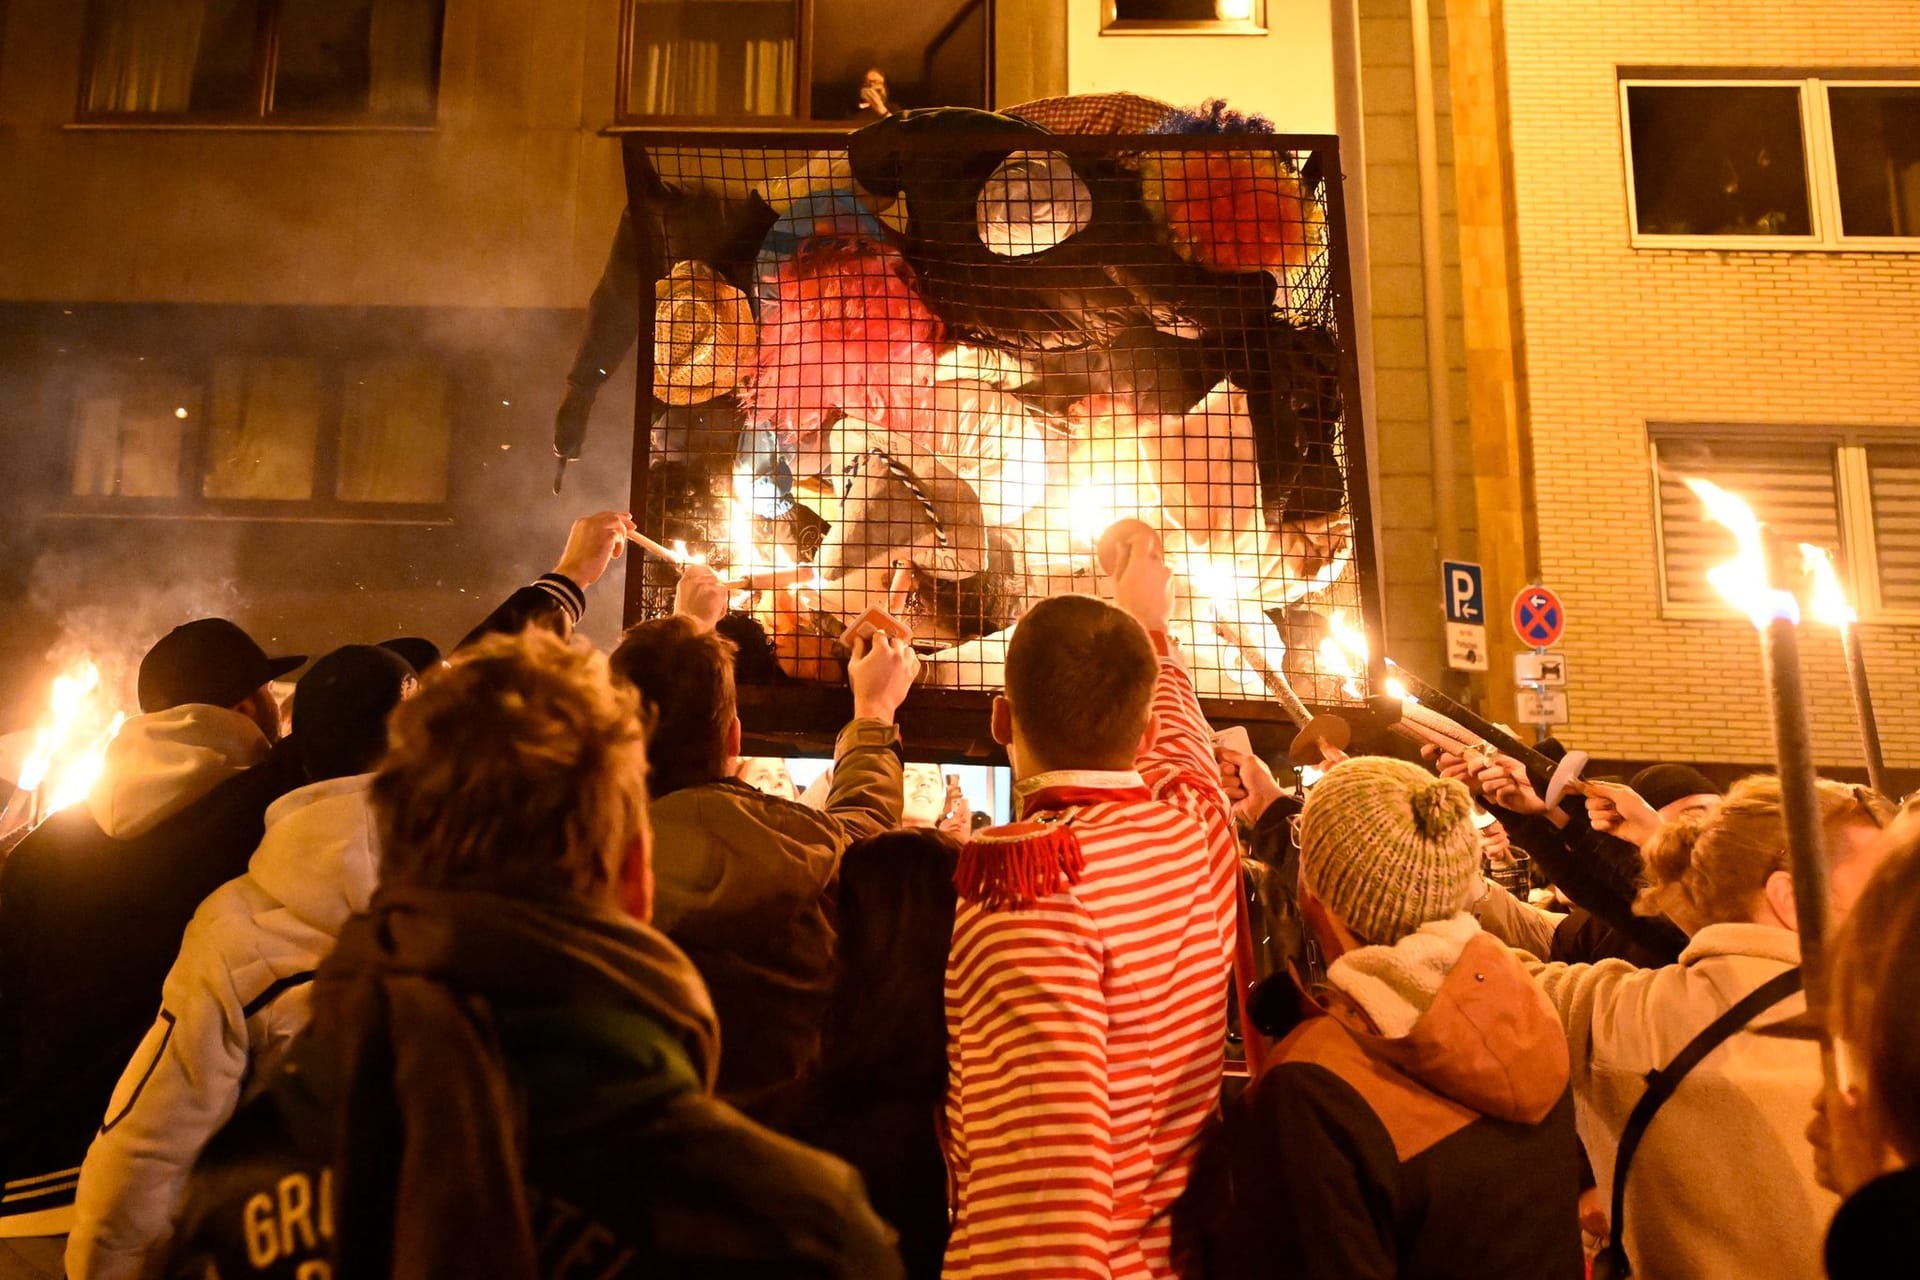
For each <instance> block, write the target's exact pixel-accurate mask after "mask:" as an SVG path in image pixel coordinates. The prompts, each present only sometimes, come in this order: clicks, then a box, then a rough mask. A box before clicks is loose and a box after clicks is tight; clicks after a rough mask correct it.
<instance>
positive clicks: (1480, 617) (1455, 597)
mask: <svg viewBox="0 0 1920 1280" xmlns="http://www.w3.org/2000/svg"><path fill="white" fill-rule="evenodd" d="M1440 589H1441V591H1442V593H1444V594H1445V596H1446V598H1447V621H1448V622H1472V623H1476V624H1484V623H1485V622H1486V620H1487V600H1486V588H1485V585H1484V583H1483V581H1482V579H1481V575H1480V566H1479V565H1477V564H1474V563H1472V562H1471V561H1468V560H1443V561H1441V563H1440Z"/></svg>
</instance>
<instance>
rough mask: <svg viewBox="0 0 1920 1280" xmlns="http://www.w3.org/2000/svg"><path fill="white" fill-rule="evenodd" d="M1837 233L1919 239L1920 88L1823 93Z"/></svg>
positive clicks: (1837, 88)
mask: <svg viewBox="0 0 1920 1280" xmlns="http://www.w3.org/2000/svg"><path fill="white" fill-rule="evenodd" d="M1827 114H1828V116H1829V117H1831V119H1832V120H1833V167H1834V181H1835V183H1836V185H1837V186H1838V187H1839V191H1840V229H1841V230H1842V232H1844V233H1845V234H1846V235H1849V236H1920V85H1912V86H1902V87H1899V88H1892V87H1886V86H1880V87H1876V88H1867V89H1860V88H1844V87H1841V86H1839V85H1833V86H1829V87H1828V89H1827Z"/></svg>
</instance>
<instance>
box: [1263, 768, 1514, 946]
mask: <svg viewBox="0 0 1920 1280" xmlns="http://www.w3.org/2000/svg"><path fill="white" fill-rule="evenodd" d="M1300 872H1301V875H1302V876H1303V877H1304V878H1305V880H1306V884H1307V888H1309V889H1310V890H1312V891H1313V895H1314V896H1315V897H1317V898H1319V899H1320V901H1321V902H1323V903H1325V904H1326V905H1327V906H1328V907H1329V908H1331V909H1332V910H1333V911H1334V912H1335V913H1336V914H1338V915H1339V917H1340V918H1341V919H1342V920H1343V921H1345V922H1346V924H1347V927H1348V928H1350V929H1352V930H1353V931H1354V932H1355V933H1356V934H1358V935H1359V936H1360V937H1361V938H1363V939H1365V940H1366V941H1368V942H1373V943H1381V944H1388V945H1390V944H1392V943H1395V942H1398V941H1400V939H1402V938H1404V937H1406V936H1407V935H1408V934H1410V933H1412V932H1414V931H1415V930H1416V929H1418V928H1419V927H1420V926H1421V925H1423V924H1426V923H1427V922H1429V921H1432V920H1445V919H1447V918H1449V917H1450V916H1454V915H1457V914H1459V913H1460V912H1462V911H1465V910H1466V909H1467V908H1468V906H1469V905H1471V904H1472V902H1473V900H1474V899H1475V897H1477V896H1478V893H1479V888H1480V845H1479V840H1478V838H1477V837H1476V835H1475V832H1474V829H1473V797H1472V795H1471V794H1470V793H1469V792H1468V791H1467V789H1466V788H1465V787H1463V786H1461V785H1460V784H1459V783H1458V782H1454V781H1453V780H1451V779H1448V778H1436V777H1434V776H1433V775H1432V774H1429V773H1428V772H1427V771H1426V770H1424V769H1421V768H1419V767H1418V766H1416V765H1412V764H1408V763H1407V762H1406V761H1404V760H1394V759H1390V758H1388V757H1385V756H1355V757H1354V758H1353V759H1351V760H1346V761H1343V762H1342V763H1340V764H1337V765H1335V766H1334V767H1333V768H1332V769H1330V770H1328V771H1327V774H1326V776H1325V777H1323V778H1321V779H1320V781H1319V782H1318V783H1316V784H1314V787H1313V789H1312V790H1311V791H1309V792H1308V793H1307V803H1306V807H1305V809H1304V810H1303V811H1302V813H1301V816H1300Z"/></svg>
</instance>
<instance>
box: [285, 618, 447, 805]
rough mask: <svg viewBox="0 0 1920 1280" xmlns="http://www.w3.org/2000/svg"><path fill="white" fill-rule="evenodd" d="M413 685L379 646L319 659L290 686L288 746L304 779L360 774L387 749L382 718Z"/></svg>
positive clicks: (397, 659)
mask: <svg viewBox="0 0 1920 1280" xmlns="http://www.w3.org/2000/svg"><path fill="white" fill-rule="evenodd" d="M417 684H418V681H417V680H416V678H415V676H414V673H413V668H412V667H411V666H409V665H408V664H407V660H406V659H405V658H402V657H401V656H400V655H399V654H397V653H395V652H394V651H393V650H391V649H389V648H387V647H385V646H384V645H371V644H350V645H344V646H342V647H341V648H338V649H335V650H334V651H333V652H332V653H329V654H327V655H326V656H325V657H323V658H321V659H319V660H318V661H316V662H315V663H314V664H313V668H312V669H311V670H310V671H308V672H307V674H306V675H304V676H302V677H300V683H299V684H297V685H295V686H294V687H293V742H294V745H295V746H296V747H297V748H298V749H299V752H300V764H301V767H302V768H304V769H305V770H306V773H307V777H308V778H309V779H310V780H312V781H314V782H320V781H323V780H325V779H327V778H346V777H351V776H352V775H354V774H356V773H365V772H367V771H368V770H369V769H371V768H373V767H374V765H375V763H376V762H378V761H379V759H380V757H381V755H382V754H384V753H385V751H386V747H387V716H388V715H389V714H390V713H391V712H392V711H393V709H394V708H395V707H397V706H399V705H400V702H401V699H403V698H405V697H406V696H407V695H408V694H409V693H410V692H412V690H413V689H414V688H415V686H416V685H417Z"/></svg>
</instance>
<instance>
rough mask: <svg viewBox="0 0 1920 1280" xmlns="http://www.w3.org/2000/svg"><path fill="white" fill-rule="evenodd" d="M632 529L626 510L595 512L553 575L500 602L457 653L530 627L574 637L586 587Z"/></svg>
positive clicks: (583, 521)
mask: <svg viewBox="0 0 1920 1280" xmlns="http://www.w3.org/2000/svg"><path fill="white" fill-rule="evenodd" d="M632 529H633V518H632V517H631V516H629V515H628V514H627V513H626V512H624V511H597V512H595V513H594V514H592V515H590V516H581V517H580V518H579V519H578V520H575V521H574V522H573V527H572V528H571V529H570V530H568V532H567V546H566V549H565V550H564V551H562V552H561V553H560V561H559V563H557V564H556V565H554V566H553V569H552V571H551V572H548V573H543V574H541V575H540V576H539V577H538V578H536V579H534V581H533V582H532V583H530V584H528V585H527V586H524V587H521V588H520V589H519V590H518V591H516V592H514V593H513V594H512V595H510V596H508V597H507V598H506V599H505V600H503V601H501V602H500V604H499V605H498V606H497V607H496V608H495V609H494V611H493V612H492V613H490V614H488V615H487V616H486V617H484V618H482V619H481V620H480V624H479V625H478V626H476V627H475V628H474V629H473V630H471V631H469V632H468V633H467V634H466V635H465V636H463V637H462V638H461V640H460V643H459V645H457V646H456V648H460V649H464V648H466V647H467V646H468V645H470V644H472V643H474V641H476V640H479V639H482V638H483V637H486V636H491V635H518V634H519V633H520V632H522V631H525V630H526V629H527V628H528V627H540V628H543V629H545V630H547V631H551V632H553V633H554V634H556V635H558V636H561V637H563V638H564V637H566V636H570V635H572V634H573V629H574V627H576V626H577V625H579V622H580V618H581V615H583V614H584V613H585V612H586V609H587V588H588V587H591V586H592V585H593V584H594V583H596V582H598V581H600V578H601V576H602V575H603V574H605V573H606V571H607V566H608V565H609V564H611V563H612V562H613V561H615V560H617V559H619V558H620V555H621V553H622V552H623V551H625V550H626V546H627V534H628V532H630V531H631V530H632Z"/></svg>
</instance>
